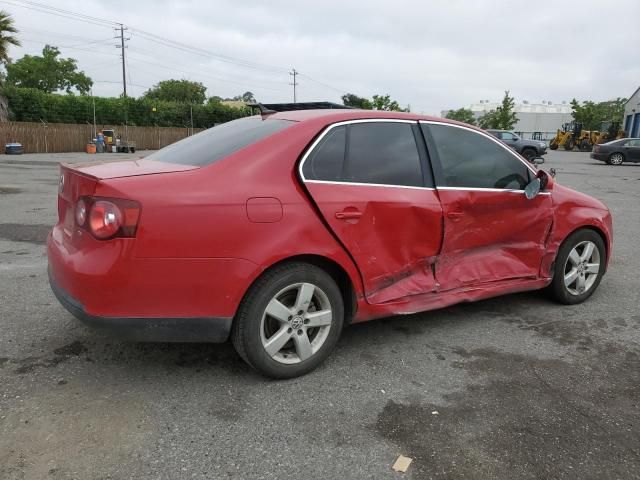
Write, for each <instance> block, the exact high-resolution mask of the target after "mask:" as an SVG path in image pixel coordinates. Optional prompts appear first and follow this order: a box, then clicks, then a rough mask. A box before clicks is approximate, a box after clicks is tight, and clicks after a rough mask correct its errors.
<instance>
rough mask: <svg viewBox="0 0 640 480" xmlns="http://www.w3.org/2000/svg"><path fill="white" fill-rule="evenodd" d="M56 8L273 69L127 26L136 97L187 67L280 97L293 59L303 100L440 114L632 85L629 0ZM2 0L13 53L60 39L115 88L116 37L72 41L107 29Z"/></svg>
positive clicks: (638, 79)
mask: <svg viewBox="0 0 640 480" xmlns="http://www.w3.org/2000/svg"><path fill="white" fill-rule="evenodd" d="M56 6H57V7H59V8H64V9H68V10H73V11H77V12H82V13H86V14H89V15H93V16H98V17H100V18H104V19H109V20H115V21H118V22H122V23H124V24H125V25H128V26H130V27H133V28H138V29H140V30H143V31H147V32H152V33H154V34H156V35H161V36H162V37H164V38H167V39H171V40H175V41H179V42H182V43H185V44H189V45H193V46H197V47H199V48H202V49H205V50H207V51H210V52H215V53H217V54H221V55H225V56H227V57H233V58H236V59H243V60H247V61H250V62H253V63H259V64H264V65H268V66H272V67H274V68H265V69H263V68H246V67H242V66H239V65H236V64H234V63H229V62H224V61H220V60H219V59H214V58H210V57H207V56H202V55H196V54H191V53H187V52H184V51H180V50H175V49H171V48H168V47H166V46H162V45H159V44H157V43H154V42H152V41H149V40H148V39H145V38H144V36H143V35H139V34H138V33H137V32H136V31H135V30H132V31H131V32H130V36H131V39H130V40H129V41H128V49H127V54H129V61H128V64H129V72H130V77H131V83H132V84H133V85H131V87H130V91H131V92H132V93H133V94H135V95H139V94H141V93H142V92H143V91H144V90H145V87H147V86H151V85H153V84H155V83H157V82H158V81H160V80H163V79H167V78H190V79H194V80H198V81H202V82H203V83H204V84H205V85H206V86H207V87H208V94H210V95H220V96H223V97H225V96H233V95H236V94H238V93H242V92H243V91H246V90H251V91H252V92H254V93H255V94H256V96H257V97H258V98H259V99H260V100H262V101H265V102H270V101H273V102H277V101H290V100H291V96H292V93H291V91H292V90H291V88H292V87H291V86H290V85H289V82H290V81H291V78H290V76H289V75H288V74H287V70H288V69H290V68H292V67H295V68H296V69H297V70H298V71H299V72H301V73H302V74H304V75H301V76H300V77H298V81H299V87H298V93H299V96H298V97H299V99H300V100H303V101H304V100H332V101H338V100H339V97H340V94H341V93H342V92H352V93H356V94H358V95H365V96H371V95H373V94H376V93H389V94H391V96H392V97H393V98H395V99H397V100H398V101H399V102H400V103H401V104H403V105H406V104H410V105H411V107H412V109H413V110H414V111H418V112H424V113H438V112H439V111H440V110H443V109H448V108H453V107H460V106H464V105H468V104H470V103H472V102H477V101H478V100H480V99H490V100H499V99H500V97H501V95H502V93H503V91H504V90H506V89H508V90H510V91H511V93H512V94H513V95H515V96H516V98H517V99H518V100H529V101H530V102H539V101H541V100H551V101H554V102H561V101H563V100H567V101H568V100H570V99H571V98H573V97H576V98H578V99H593V100H604V99H608V98H615V97H620V96H621V97H624V96H628V95H630V94H631V93H632V92H633V91H634V90H635V88H637V87H638V85H639V84H640V62H638V61H637V59H638V58H639V55H638V46H639V45H640V30H639V29H638V28H637V19H638V18H640V3H639V2H637V0H621V1H617V2H610V3H608V4H603V3H602V2H595V1H583V2H580V3H575V2H551V1H540V2H527V1H523V0H517V1H507V0H484V1H474V2H469V1H464V0H449V1H447V2H424V1H411V2H410V1H394V2H389V1H378V0H369V1H367V2H345V1H336V0H325V1H324V2H293V1H285V0H272V1H269V2H262V1H257V0H244V1H241V2H239V1H230V0H220V1H217V2H202V1H180V2H176V1H150V0H138V1H136V2H131V1H128V2H124V1H121V0H114V1H112V2H108V5H107V4H106V3H105V2H97V1H93V0H86V1H83V2H79V1H70V0H66V1H64V0H61V1H59V2H58V3H57V4H56ZM6 8H7V10H9V11H10V12H11V13H12V14H14V16H15V18H16V23H17V26H18V28H19V29H20V30H21V35H24V37H27V38H30V39H31V40H29V41H27V42H24V47H23V48H21V49H13V50H12V52H11V53H12V55H13V57H14V58H16V57H19V56H21V55H22V54H23V53H25V52H29V53H33V52H37V51H38V50H39V49H41V48H42V45H43V42H48V43H51V44H54V45H60V46H61V50H62V52H63V53H64V55H65V56H71V57H73V58H76V59H78V61H79V65H80V67H81V68H82V69H84V70H85V71H86V72H87V73H88V74H89V75H90V76H91V77H92V78H93V79H94V80H97V83H96V86H95V91H96V93H97V94H109V95H118V94H119V93H120V88H121V87H120V86H119V85H118V83H117V82H119V81H121V76H120V75H121V71H120V69H119V63H118V62H119V60H118V57H117V56H116V55H117V53H118V50H116V49H115V47H114V46H113V45H114V43H113V42H114V40H113V39H110V40H108V41H106V40H105V41H104V42H103V43H98V44H93V45H84V46H83V45H80V46H78V44H82V40H85V41H86V42H89V41H91V40H98V39H106V38H107V37H110V36H111V35H112V33H113V32H111V31H110V29H109V28H103V27H97V26H95V25H89V24H85V23H82V22H78V21H74V20H69V19H63V18H59V17H52V16H48V15H45V14H42V13H38V12H34V11H31V10H25V9H22V8H20V7H14V6H7V7H6ZM71 36H73V37H76V38H72V37H71ZM74 42H75V43H74ZM64 46H70V47H73V46H75V49H74V48H66V49H65V48H64ZM80 48H85V49H87V50H90V51H89V52H87V51H84V50H80ZM107 82H115V83H107Z"/></svg>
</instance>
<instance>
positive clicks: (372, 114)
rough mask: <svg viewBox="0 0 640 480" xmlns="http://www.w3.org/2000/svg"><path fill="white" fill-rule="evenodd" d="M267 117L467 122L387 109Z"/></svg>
mask: <svg viewBox="0 0 640 480" xmlns="http://www.w3.org/2000/svg"><path fill="white" fill-rule="evenodd" d="M267 118H273V119H279V120H293V121H296V122H306V121H315V122H318V123H324V124H327V125H328V124H331V123H337V122H345V121H349V120H366V119H388V120H413V121H416V120H426V121H433V122H442V123H450V124H454V125H465V126H467V124H465V123H461V122H457V121H455V120H448V119H444V118H438V117H432V116H428V115H418V114H416V113H408V112H388V111H385V110H361V109H355V108H354V109H347V110H337V109H322V110H294V111H288V112H278V113H273V114H268V115H267Z"/></svg>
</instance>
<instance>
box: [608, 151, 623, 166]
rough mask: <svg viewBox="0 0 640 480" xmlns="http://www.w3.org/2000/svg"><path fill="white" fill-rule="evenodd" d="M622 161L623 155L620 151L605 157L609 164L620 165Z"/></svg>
mask: <svg viewBox="0 0 640 480" xmlns="http://www.w3.org/2000/svg"><path fill="white" fill-rule="evenodd" d="M622 162H624V155H623V154H622V153H620V152H615V153H612V154H611V155H609V158H608V159H607V163H608V164H609V165H622Z"/></svg>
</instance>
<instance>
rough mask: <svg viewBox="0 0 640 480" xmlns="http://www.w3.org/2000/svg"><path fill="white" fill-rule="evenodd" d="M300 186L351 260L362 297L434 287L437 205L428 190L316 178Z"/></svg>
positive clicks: (374, 299) (378, 298) (383, 298)
mask: <svg viewBox="0 0 640 480" xmlns="http://www.w3.org/2000/svg"><path fill="white" fill-rule="evenodd" d="M306 187H307V189H308V190H309V193H310V194H311V196H312V198H313V200H314V202H315V203H316V205H317V207H318V209H319V210H320V212H321V213H322V215H323V217H324V220H325V221H326V223H327V224H328V226H329V228H330V229H331V230H332V232H333V233H334V235H335V236H336V237H337V238H338V240H339V241H340V242H341V243H342V244H343V245H344V247H345V249H346V250H347V251H348V252H349V254H350V255H351V256H352V258H353V259H354V261H355V263H356V264H357V266H358V268H359V270H360V273H361V275H362V281H363V284H364V289H365V296H366V300H367V302H369V303H383V302H388V301H391V300H394V299H398V298H402V297H406V296H410V295H417V294H421V293H425V292H431V291H434V290H435V289H436V283H435V279H434V275H433V264H434V262H435V258H436V256H437V254H438V252H439V250H440V247H441V241H442V208H441V206H440V202H439V200H438V196H437V193H436V192H435V191H434V190H430V189H426V188H401V187H391V186H384V187H382V186H370V185H360V184H358V185H349V184H338V183H322V182H307V183H306Z"/></svg>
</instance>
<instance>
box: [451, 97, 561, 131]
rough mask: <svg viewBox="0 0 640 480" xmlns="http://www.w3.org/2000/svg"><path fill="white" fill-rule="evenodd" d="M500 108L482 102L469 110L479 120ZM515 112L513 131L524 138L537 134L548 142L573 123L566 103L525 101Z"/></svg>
mask: <svg viewBox="0 0 640 480" xmlns="http://www.w3.org/2000/svg"><path fill="white" fill-rule="evenodd" d="M499 106H500V103H499V102H490V101H489V100H480V102H478V103H474V104H472V105H470V106H469V107H468V108H469V109H470V110H471V111H472V112H473V114H474V115H475V117H476V119H478V118H480V117H481V116H483V115H484V114H485V113H487V112H489V111H490V110H495V109H496V108H497V107H499ZM448 112H449V110H443V111H442V112H441V115H442V116H443V117H444V116H446V114H447V113H448ZM514 112H515V114H516V117H517V118H518V122H517V123H516V124H515V126H514V127H513V131H514V132H518V134H519V135H521V136H522V137H524V138H531V137H533V135H534V133H535V134H537V135H539V138H542V139H544V140H548V139H550V138H552V137H553V136H555V134H556V131H557V130H558V129H559V128H561V127H562V124H564V123H569V122H572V121H573V115H572V114H571V112H572V110H571V106H570V105H569V104H568V103H566V102H563V103H557V104H554V103H552V102H547V101H542V102H541V103H529V102H527V101H526V100H525V101H523V102H522V103H516V105H515V107H514Z"/></svg>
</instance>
